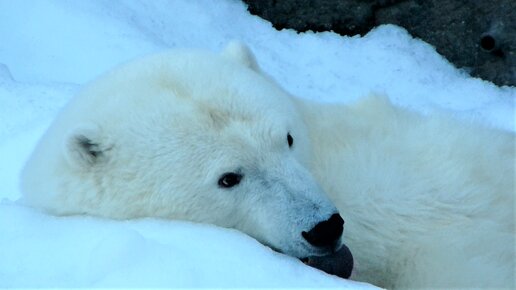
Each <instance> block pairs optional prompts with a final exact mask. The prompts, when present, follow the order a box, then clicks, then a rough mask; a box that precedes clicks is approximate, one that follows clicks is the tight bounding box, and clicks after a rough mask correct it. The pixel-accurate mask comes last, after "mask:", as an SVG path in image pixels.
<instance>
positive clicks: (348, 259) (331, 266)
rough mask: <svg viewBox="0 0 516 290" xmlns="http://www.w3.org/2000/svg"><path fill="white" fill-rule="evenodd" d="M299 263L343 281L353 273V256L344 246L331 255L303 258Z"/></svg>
mask: <svg viewBox="0 0 516 290" xmlns="http://www.w3.org/2000/svg"><path fill="white" fill-rule="evenodd" d="M301 261H303V263H305V264H307V265H309V266H311V267H314V268H316V269H319V270H321V271H324V272H326V273H328V274H331V275H336V276H339V277H341V278H344V279H348V278H349V277H350V276H351V273H352V271H353V255H352V254H351V251H350V250H349V248H348V247H347V246H346V245H344V244H342V246H341V248H340V249H339V250H338V251H336V252H334V253H332V254H329V255H326V256H312V257H308V258H303V259H301Z"/></svg>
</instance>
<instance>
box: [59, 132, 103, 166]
mask: <svg viewBox="0 0 516 290" xmlns="http://www.w3.org/2000/svg"><path fill="white" fill-rule="evenodd" d="M100 133H101V130H100V128H99V127H98V126H95V125H82V126H78V127H77V128H75V129H74V130H73V131H72V132H70V133H69V134H68V136H67V137H66V140H65V148H64V149H65V156H66V159H67V161H68V162H69V164H70V165H71V166H73V167H75V168H86V167H92V166H94V165H96V164H98V163H99V162H100V161H102V160H104V159H105V157H106V153H107V151H108V150H109V149H110V147H111V146H107V144H104V143H103V140H102V138H101V134H100Z"/></svg>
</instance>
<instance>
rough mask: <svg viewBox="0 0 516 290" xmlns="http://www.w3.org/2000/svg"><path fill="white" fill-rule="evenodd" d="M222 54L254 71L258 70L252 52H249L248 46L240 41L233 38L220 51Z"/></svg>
mask: <svg viewBox="0 0 516 290" xmlns="http://www.w3.org/2000/svg"><path fill="white" fill-rule="evenodd" d="M222 55H223V56H224V57H227V58H229V59H232V60H234V61H236V62H238V63H241V64H243V65H245V66H247V67H248V68H250V69H252V70H254V71H256V72H259V71H260V67H259V66H258V63H257V62H256V59H255V57H254V54H253V53H252V52H251V50H250V49H249V47H247V45H245V44H243V43H242V42H240V41H236V40H233V41H231V42H230V43H228V45H227V46H226V48H225V49H224V50H223V51H222Z"/></svg>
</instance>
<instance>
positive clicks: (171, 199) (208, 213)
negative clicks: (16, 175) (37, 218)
mask: <svg viewBox="0 0 516 290" xmlns="http://www.w3.org/2000/svg"><path fill="white" fill-rule="evenodd" d="M288 133H290V134H291V135H292V136H293V138H294V145H293V147H292V148H289V147H288V144H287V137H286V136H287V134H288ZM514 155H515V136H514V134H512V133H506V132H501V131H498V130H495V129H487V128H483V127H481V126H477V125H473V124H464V123H460V122H457V121H455V120H453V119H451V118H448V117H446V116H441V115H435V116H431V117H421V116H419V115H417V114H415V113H411V112H408V111H405V110H402V109H400V108H396V107H394V106H392V105H391V104H390V103H389V102H388V101H387V100H385V99H382V98H368V99H366V100H364V101H362V102H360V103H357V104H355V105H352V106H344V105H335V104H320V103H312V102H309V101H304V100H301V99H297V98H293V97H291V96H290V95H289V94H287V93H286V92H284V91H283V90H282V89H281V88H280V87H279V86H277V85H276V84H275V83H274V82H273V81H272V80H270V79H269V78H268V77H266V76H265V75H263V74H262V73H260V70H259V68H258V65H257V63H256V61H255V60H254V56H253V55H252V53H251V52H250V51H249V50H248V49H247V48H246V47H245V46H244V45H242V44H239V43H232V44H230V45H229V46H228V48H227V49H226V50H225V51H224V52H223V53H222V55H220V56H219V55H216V54H211V53H207V52H196V51H173V52H168V53H164V54H159V55H154V56H149V57H147V58H144V59H142V60H138V61H135V62H133V63H130V64H127V65H125V66H122V67H120V68H118V69H116V70H114V71H113V72H110V73H108V74H106V75H105V76H103V77H101V78H99V79H98V80H97V81H95V82H93V83H92V84H91V85H89V86H88V87H87V88H86V89H84V90H83V91H82V92H81V93H80V94H79V95H78V96H77V97H76V98H75V99H74V100H73V101H72V102H71V103H70V104H69V105H68V106H67V107H65V108H64V109H63V111H62V112H61V114H60V115H59V116H58V118H57V119H56V121H55V122H54V123H53V125H52V126H51V127H50V128H49V130H48V131H47V133H46V134H45V136H44V137H43V138H42V140H41V141H40V143H39V145H38V146H37V148H36V150H35V152H34V154H33V155H32V157H31V159H30V160H29V162H28V164H27V166H26V167H25V169H24V171H23V176H22V178H23V182H22V189H23V192H24V194H25V199H26V200H27V202H28V203H29V204H31V205H33V206H37V207H42V208H45V209H47V210H48V211H50V212H52V213H54V214H61V215H63V214H82V213H86V214H93V215H99V216H104V217H110V218H120V219H125V218H136V217H143V216H154V217H164V218H170V219H185V220H191V221H196V222H206V223H212V224H216V225H219V226H224V227H233V228H236V229H239V230H241V231H243V232H245V233H247V234H249V235H251V236H253V237H255V238H257V239H258V240H260V241H261V242H263V243H265V244H267V245H270V246H272V247H274V248H276V249H278V250H281V251H283V252H285V253H287V254H290V255H294V256H298V257H303V256H307V255H314V254H321V253H320V252H318V249H315V248H314V247H311V246H310V245H309V244H308V243H307V242H306V241H304V240H303V238H302V237H301V234H300V233H301V231H306V230H309V229H311V228H312V227H313V226H314V225H315V224H317V223H318V222H320V221H322V220H325V219H327V218H328V217H329V216H330V215H331V214H333V213H335V212H336V208H335V207H334V205H333V204H332V202H330V199H331V200H332V201H333V203H334V204H336V205H337V208H338V209H339V211H340V212H341V215H342V216H343V217H344V219H345V220H346V229H345V234H344V238H345V241H346V244H347V245H348V246H349V247H350V248H351V251H352V252H353V254H354V256H355V259H356V261H357V270H356V273H357V274H356V276H355V278H356V279H358V280H363V281H368V282H371V283H374V284H376V285H379V286H384V287H389V288H391V287H392V288H403V287H409V288H410V287H412V288H413V287H432V288H434V287H446V288H449V287H468V288H469V287H514V260H515V252H514V245H515V241H514V233H515V230H514V196H515V191H514V177H515V173H514V161H515V157H514ZM225 172H241V173H242V174H244V178H243V179H242V182H241V184H239V185H238V186H235V187H233V188H230V189H224V188H220V187H218V185H217V180H218V179H219V177H220V176H221V175H222V174H223V173H225ZM326 196H329V199H328V198H327V197H326Z"/></svg>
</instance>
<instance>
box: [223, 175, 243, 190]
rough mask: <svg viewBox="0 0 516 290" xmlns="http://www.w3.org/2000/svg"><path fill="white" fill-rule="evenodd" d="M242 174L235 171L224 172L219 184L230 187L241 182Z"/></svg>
mask: <svg viewBox="0 0 516 290" xmlns="http://www.w3.org/2000/svg"><path fill="white" fill-rule="evenodd" d="M242 177H243V176H242V174H238V173H234V172H228V173H224V174H222V176H221V177H220V179H219V186H220V187H222V188H230V187H233V186H235V185H237V184H239V183H240V180H242Z"/></svg>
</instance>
